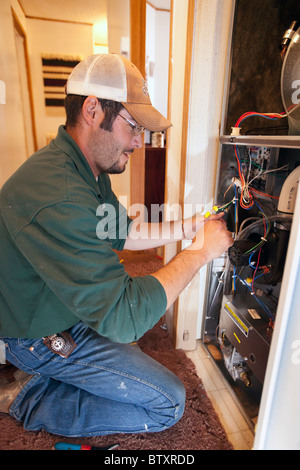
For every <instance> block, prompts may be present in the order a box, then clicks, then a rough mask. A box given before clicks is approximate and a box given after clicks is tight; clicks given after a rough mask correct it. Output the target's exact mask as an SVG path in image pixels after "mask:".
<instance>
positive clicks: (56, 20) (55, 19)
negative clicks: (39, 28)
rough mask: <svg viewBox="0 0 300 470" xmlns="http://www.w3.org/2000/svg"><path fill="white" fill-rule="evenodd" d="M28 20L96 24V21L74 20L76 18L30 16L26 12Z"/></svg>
mask: <svg viewBox="0 0 300 470" xmlns="http://www.w3.org/2000/svg"><path fill="white" fill-rule="evenodd" d="M25 18H26V19H27V20H40V21H55V22H56V23H70V24H78V25H81V26H94V23H88V22H85V21H74V20H61V19H59V18H44V17H42V16H30V15H26V14H25Z"/></svg>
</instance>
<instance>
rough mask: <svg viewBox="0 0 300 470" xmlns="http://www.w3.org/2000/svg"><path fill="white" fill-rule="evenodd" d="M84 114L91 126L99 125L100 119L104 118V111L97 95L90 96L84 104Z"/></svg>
mask: <svg viewBox="0 0 300 470" xmlns="http://www.w3.org/2000/svg"><path fill="white" fill-rule="evenodd" d="M82 115H83V118H84V120H85V122H86V123H87V124H88V125H89V126H94V125H97V126H98V125H99V124H98V120H99V118H100V120H102V119H103V111H102V108H101V106H100V103H99V101H98V99H97V98H96V97H95V96H88V97H87V98H86V99H85V101H84V103H83V105H82ZM96 121H97V123H96Z"/></svg>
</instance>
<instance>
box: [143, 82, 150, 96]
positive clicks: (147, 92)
mask: <svg viewBox="0 0 300 470" xmlns="http://www.w3.org/2000/svg"><path fill="white" fill-rule="evenodd" d="M142 82H143V93H144V95H145V96H147V97H148V96H149V91H148V86H147V82H146V80H144V79H142Z"/></svg>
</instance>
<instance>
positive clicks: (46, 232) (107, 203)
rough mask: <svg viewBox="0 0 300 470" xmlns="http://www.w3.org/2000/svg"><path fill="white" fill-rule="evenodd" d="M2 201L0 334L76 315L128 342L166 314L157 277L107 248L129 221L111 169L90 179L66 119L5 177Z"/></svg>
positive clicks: (38, 332) (36, 330) (41, 328)
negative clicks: (132, 269) (128, 268)
mask: <svg viewBox="0 0 300 470" xmlns="http://www.w3.org/2000/svg"><path fill="white" fill-rule="evenodd" d="M106 207H109V208H110V212H106V211H105V208H106ZM0 208H1V212H0V243H1V248H0V269H1V275H0V336H11V337H23V338H39V337H42V336H48V335H50V334H54V333H58V332H60V331H63V330H65V329H67V328H70V327H71V326H73V325H74V324H76V323H77V322H78V321H83V322H84V323H86V324H87V325H88V326H90V327H91V328H93V329H94V330H96V331H97V332H98V333H99V334H100V335H103V336H106V337H108V338H110V339H111V340H113V341H117V342H131V341H134V340H136V339H138V338H139V337H140V336H142V335H143V334H144V333H145V332H146V331H147V330H148V329H149V328H151V327H152V326H153V325H154V324H155V323H156V322H157V321H158V320H159V318H160V317H161V316H162V315H163V314H164V312H165V309H166V304H167V301H166V294H165V291H164V289H163V287H162V285H161V284H160V283H159V281H158V280H157V279H156V278H154V277H153V276H151V275H148V276H142V277H137V278H131V277H130V276H129V275H128V274H127V273H126V272H125V269H124V266H123V265H122V264H121V263H120V262H119V259H118V256H117V254H116V253H115V251H114V249H117V250H121V249H122V248H123V247H124V243H125V239H126V236H127V234H128V232H129V230H130V223H131V220H130V218H129V217H128V216H127V214H126V211H125V209H124V207H122V206H121V205H120V204H119V202H118V200H117V198H116V196H115V195H114V193H113V192H112V190H111V185H110V180H109V176H108V175H106V174H103V175H100V176H99V179H98V181H96V179H95V178H94V175H93V173H92V171H91V168H90V166H89V165H88V163H87V160H86V159H85V157H84V155H83V154H82V152H81V150H80V149H79V147H78V146H77V144H76V143H75V142H74V140H73V139H72V138H71V137H70V136H69V134H68V133H67V132H66V130H65V128H64V127H63V126H61V127H60V128H59V131H58V135H57V137H56V138H55V139H54V140H53V141H52V142H51V143H50V145H49V146H47V147H44V148H43V149H41V150H39V151H38V152H36V153H35V154H34V155H33V156H32V157H30V158H29V159H28V160H27V161H26V162H25V163H24V164H23V165H22V166H21V167H20V168H19V169H18V170H17V171H16V173H15V174H14V175H13V176H12V177H11V178H10V179H9V180H8V181H7V182H6V183H5V185H4V186H3V188H2V189H1V193H0ZM112 208H115V213H116V218H114V217H112V214H111V213H112V212H113V211H112ZM103 229H104V230H106V231H107V230H108V233H104V232H103Z"/></svg>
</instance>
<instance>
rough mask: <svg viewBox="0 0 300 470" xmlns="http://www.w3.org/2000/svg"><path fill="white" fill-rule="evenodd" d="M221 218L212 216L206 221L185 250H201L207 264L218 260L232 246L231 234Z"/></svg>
mask: <svg viewBox="0 0 300 470" xmlns="http://www.w3.org/2000/svg"><path fill="white" fill-rule="evenodd" d="M221 217H222V216H221V215H220V216H219V217H217V215H215V216H212V217H211V218H210V219H207V222H205V224H204V226H202V228H201V229H200V230H199V231H198V232H197V234H196V236H195V238H194V239H193V242H192V244H191V245H190V246H189V247H188V248H186V250H195V251H199V250H201V252H202V255H205V257H206V259H207V263H208V262H209V261H212V260H213V259H215V258H218V257H219V256H220V255H221V254H222V253H224V251H226V250H227V249H228V248H229V247H230V246H231V245H233V239H232V236H231V233H230V232H229V231H228V230H227V227H226V222H225V220H224V219H223V218H221Z"/></svg>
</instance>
